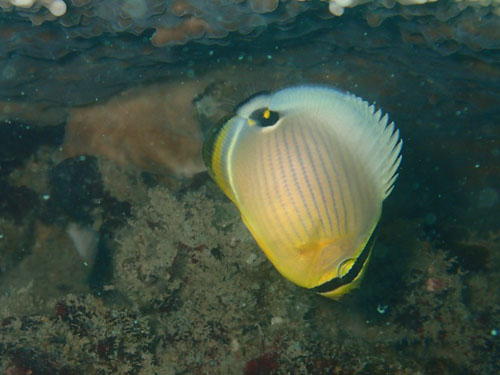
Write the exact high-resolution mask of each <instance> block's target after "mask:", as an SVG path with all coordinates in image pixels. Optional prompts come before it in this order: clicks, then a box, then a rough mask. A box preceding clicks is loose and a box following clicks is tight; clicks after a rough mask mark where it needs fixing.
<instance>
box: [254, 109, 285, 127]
mask: <svg viewBox="0 0 500 375" xmlns="http://www.w3.org/2000/svg"><path fill="white" fill-rule="evenodd" d="M250 119H251V120H254V121H255V123H256V124H257V126H260V127H266V126H273V125H274V124H276V123H277V122H278V120H279V119H280V115H279V113H278V112H275V111H271V110H270V109H269V108H259V109H256V110H255V111H253V112H252V114H251V115H250Z"/></svg>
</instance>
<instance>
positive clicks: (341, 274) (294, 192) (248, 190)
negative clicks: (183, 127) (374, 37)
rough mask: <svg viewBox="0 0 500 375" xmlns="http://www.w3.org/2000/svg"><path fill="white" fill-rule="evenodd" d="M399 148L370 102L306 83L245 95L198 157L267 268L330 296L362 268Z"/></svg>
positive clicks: (356, 278) (337, 293)
mask: <svg viewBox="0 0 500 375" xmlns="http://www.w3.org/2000/svg"><path fill="white" fill-rule="evenodd" d="M401 147H402V141H401V140H400V138H399V132H398V131H397V130H395V129H394V124H393V123H390V124H388V116H387V115H385V116H382V113H381V111H380V110H379V111H375V108H374V106H373V105H371V106H370V105H369V104H368V103H366V102H365V101H363V100H362V99H360V98H358V97H356V96H354V95H351V94H346V93H343V92H340V91H338V90H336V89H333V88H329V87H324V86H313V85H308V86H295V87H289V88H285V89H282V90H280V91H277V92H275V93H272V94H261V95H257V96H254V97H252V98H250V99H248V100H247V101H246V102H244V103H243V104H242V105H240V106H239V107H238V108H237V110H236V114H235V115H234V116H233V117H231V118H229V119H228V120H227V121H225V122H223V123H221V125H219V126H217V127H215V128H214V129H213V130H212V132H211V133H210V134H209V135H208V137H207V139H206V141H205V143H204V148H203V156H204V160H205V163H206V164H207V167H208V170H209V173H210V175H211V176H212V177H213V179H214V180H215V181H216V183H217V184H218V185H219V186H220V187H221V188H222V190H223V191H224V193H225V194H226V195H227V196H228V197H229V198H230V199H231V200H232V201H233V202H234V204H236V206H237V207H238V209H239V210H240V213H241V216H242V218H243V221H244V222H245V224H246V226H247V227H248V229H249V230H250V232H251V233H252V235H253V236H254V238H255V240H256V241H257V243H258V244H259V246H260V247H261V248H262V250H263V251H264V253H265V254H266V255H267V257H268V258H269V260H270V261H271V262H272V263H273V264H274V266H275V267H276V269H277V270H278V271H279V272H280V273H281V274H282V275H283V276H285V277H286V278H288V279H289V280H291V281H292V282H294V283H295V284H297V285H300V286H302V287H305V288H308V289H311V290H313V291H315V292H317V293H319V294H322V295H324V296H327V297H332V298H336V297H338V296H340V295H342V294H344V293H346V292H347V291H349V290H350V289H352V288H353V287H354V286H356V285H357V283H358V282H359V280H360V278H361V276H362V274H363V272H364V270H365V268H366V264H367V263H368V260H369V256H370V252H371V249H372V244H371V243H369V240H370V238H371V237H372V233H373V231H374V229H375V227H376V225H377V222H378V220H379V218H380V215H381V211H382V202H383V200H384V199H385V198H386V197H387V196H388V195H389V194H390V192H391V190H392V188H393V184H394V182H395V180H396V178H397V174H396V171H397V169H398V167H399V164H400V162H401V154H400V152H401Z"/></svg>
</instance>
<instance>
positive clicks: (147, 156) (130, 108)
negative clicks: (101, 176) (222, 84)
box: [57, 80, 206, 177]
mask: <svg viewBox="0 0 500 375" xmlns="http://www.w3.org/2000/svg"><path fill="white" fill-rule="evenodd" d="M205 87H206V83H205V82H204V81H198V80H189V81H182V82H173V83H165V84H156V85H152V86H147V87H138V88H134V89H130V90H127V91H125V92H123V93H121V94H119V95H117V96H115V97H113V98H112V99H110V100H109V101H107V102H106V103H102V104H101V103H99V104H94V105H90V106H86V107H81V108H74V109H73V110H71V113H70V116H69V119H68V123H67V125H66V135H65V138H64V143H63V145H62V147H61V152H59V153H58V156H57V158H58V159H63V158H68V157H73V156H77V155H81V154H90V155H103V156H106V157H107V158H109V159H112V160H115V161H117V162H118V163H120V164H122V165H127V166H130V165H133V166H136V167H138V168H139V169H141V170H144V171H149V172H153V173H162V174H169V175H172V176H177V177H190V176H192V175H193V174H195V173H198V172H200V171H202V170H204V166H203V162H202V160H201V151H200V150H201V142H202V132H201V129H200V127H199V125H198V122H197V119H196V118H195V113H196V111H195V108H194V104H193V101H194V99H195V97H196V96H197V95H198V94H199V93H200V92H202V91H203V90H204V88H205Z"/></svg>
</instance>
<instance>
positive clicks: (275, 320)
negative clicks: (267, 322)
mask: <svg viewBox="0 0 500 375" xmlns="http://www.w3.org/2000/svg"><path fill="white" fill-rule="evenodd" d="M281 323H283V318H282V317H281V316H273V317H272V318H271V325H272V326H274V325H276V324H281Z"/></svg>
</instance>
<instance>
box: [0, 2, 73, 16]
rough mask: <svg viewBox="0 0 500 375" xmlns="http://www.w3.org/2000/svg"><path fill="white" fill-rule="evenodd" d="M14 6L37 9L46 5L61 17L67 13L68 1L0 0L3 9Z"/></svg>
mask: <svg viewBox="0 0 500 375" xmlns="http://www.w3.org/2000/svg"><path fill="white" fill-rule="evenodd" d="M13 6H14V7H18V8H24V9H30V8H34V9H35V10H36V9H39V8H40V7H41V6H44V7H45V8H47V9H48V10H49V12H50V13H51V14H52V15H54V16H56V17H61V16H63V15H64V14H65V13H66V3H65V2H64V1H63V0H0V7H1V8H3V9H10V8H12V7H13Z"/></svg>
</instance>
